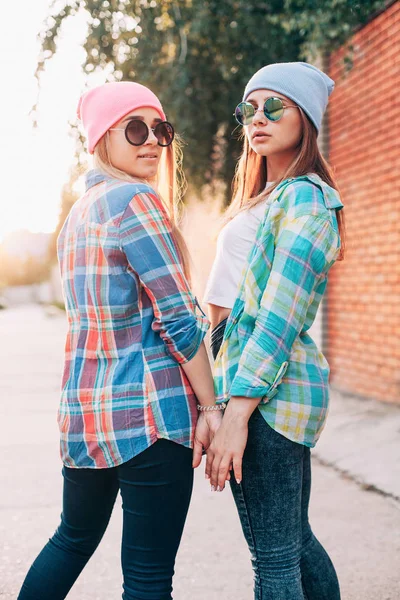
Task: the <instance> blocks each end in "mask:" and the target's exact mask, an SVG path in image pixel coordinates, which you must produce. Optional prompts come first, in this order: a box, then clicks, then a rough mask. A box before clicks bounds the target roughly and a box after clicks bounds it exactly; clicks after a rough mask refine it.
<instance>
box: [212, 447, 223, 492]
mask: <svg viewBox="0 0 400 600" xmlns="http://www.w3.org/2000/svg"><path fill="white" fill-rule="evenodd" d="M221 458H222V457H221V456H220V455H219V454H216V455H215V456H214V460H213V462H212V465H211V478H210V483H211V489H212V490H213V491H215V490H216V489H217V487H218V471H219V465H220V462H221Z"/></svg>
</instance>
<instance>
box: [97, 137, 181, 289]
mask: <svg viewBox="0 0 400 600" xmlns="http://www.w3.org/2000/svg"><path fill="white" fill-rule="evenodd" d="M182 145H183V144H182V142H181V140H180V138H179V136H177V135H175V139H174V141H173V142H172V144H171V145H170V146H167V147H165V148H164V149H163V152H162V154H161V159H160V164H159V167H158V172H157V176H156V178H155V181H154V187H155V188H156V191H157V192H158V197H159V199H160V200H161V203H162V205H163V207H164V209H165V210H166V212H167V215H168V217H169V219H170V223H171V229H172V237H173V239H174V241H175V244H176V247H177V250H178V254H179V259H180V261H181V263H182V266H183V271H184V273H185V276H186V278H187V279H188V281H189V282H190V257H189V252H188V249H187V246H186V243H185V240H184V238H183V235H182V233H181V231H180V229H179V217H180V205H181V203H182V197H183V194H184V193H185V191H186V179H185V175H184V173H183V168H182V158H183V153H182ZM109 146H110V143H109V132H108V131H107V132H106V133H105V134H104V135H103V137H102V138H101V139H100V140H99V142H98V143H97V144H96V146H95V148H94V152H93V158H94V166H95V167H96V168H97V169H99V170H100V171H102V172H103V173H105V174H106V175H109V176H110V177H112V178H114V179H120V180H121V181H128V182H130V183H135V182H141V183H142V182H143V180H141V179H139V178H138V177H133V176H132V175H129V173H126V172H125V171H121V170H120V169H118V168H117V167H114V165H113V164H112V162H111V156H110V149H109ZM144 183H147V181H146V182H144Z"/></svg>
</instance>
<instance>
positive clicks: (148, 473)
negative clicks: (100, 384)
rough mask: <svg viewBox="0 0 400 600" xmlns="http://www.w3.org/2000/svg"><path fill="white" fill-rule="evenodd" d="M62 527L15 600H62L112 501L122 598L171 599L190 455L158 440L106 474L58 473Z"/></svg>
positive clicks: (190, 482) (103, 526)
mask: <svg viewBox="0 0 400 600" xmlns="http://www.w3.org/2000/svg"><path fill="white" fill-rule="evenodd" d="M63 475H64V492H63V511H62V515H61V523H60V525H59V527H58V529H57V531H56V533H55V534H54V535H53V537H52V538H51V539H50V540H49V542H48V543H47V544H46V546H45V547H44V548H43V550H42V551H41V553H40V554H39V556H38V557H37V558H36V560H35V562H34V563H33V565H32V566H31V568H30V570H29V572H28V574H27V576H26V579H25V581H24V583H23V586H22V589H21V591H20V594H19V596H18V600H62V599H63V598H65V597H66V596H67V594H68V592H69V590H70V589H71V587H72V586H73V584H74V582H75V581H76V579H77V577H78V576H79V574H80V573H81V571H82V569H83V568H84V566H85V565H86V563H87V562H88V560H89V559H90V557H91V556H92V554H93V553H94V551H95V550H96V548H97V546H98V544H99V542H100V540H101V538H102V537H103V534H104V532H105V530H106V528H107V525H108V522H109V520H110V516H111V513H112V510H113V506H114V502H115V499H116V497H117V494H118V490H120V492H121V496H122V502H123V533H122V550H121V560H122V570H123V579H124V581H123V589H124V593H123V595H122V597H123V598H124V599H125V600H170V599H171V598H172V596H171V592H172V576H173V573H174V564H175V557H176V553H177V551H178V547H179V543H180V540H181V535H182V531H183V527H184V524H185V520H186V515H187V511H188V507H189V502H190V497H191V493H192V486H193V469H192V450H191V449H189V448H186V447H184V446H181V445H178V444H176V443H174V442H170V441H168V440H158V441H157V442H156V443H155V444H153V445H152V446H150V448H148V449H147V450H145V451H144V452H142V453H141V454H139V455H138V456H135V457H134V458H132V459H131V460H130V461H128V462H127V463H125V464H122V465H120V466H118V467H114V468H109V469H70V468H67V467H64V468H63Z"/></svg>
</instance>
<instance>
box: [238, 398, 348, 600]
mask: <svg viewBox="0 0 400 600" xmlns="http://www.w3.org/2000/svg"><path fill="white" fill-rule="evenodd" d="M310 488H311V461H310V449H309V448H307V447H306V446H302V445H301V444H296V443H294V442H292V441H290V440H288V439H286V438H285V437H283V436H282V435H281V434H279V433H277V432H276V431H275V430H274V429H272V428H271V427H270V426H269V425H268V424H267V423H266V421H265V420H264V418H263V417H262V415H261V413H260V411H259V410H258V409H256V410H255V412H254V413H253V415H252V416H251V418H250V420H249V437H248V443H247V446H246V449H245V452H244V456H243V480H242V483H241V484H240V485H238V484H237V483H236V482H235V480H234V478H233V477H232V479H231V489H232V493H233V497H234V499H235V503H236V506H237V509H238V512H239V517H240V520H241V524H242V528H243V533H244V535H245V538H246V541H247V543H248V546H249V549H250V552H251V556H252V565H253V570H254V598H255V600H340V591H339V583H338V579H337V576H336V572H335V569H334V567H333V564H332V562H331V560H330V558H329V556H328V555H327V553H326V552H325V550H324V548H323V547H322V546H321V544H320V543H319V542H318V540H317V539H316V537H315V536H314V534H313V532H312V531H311V527H310V524H309V522H308V504H309V499H310Z"/></svg>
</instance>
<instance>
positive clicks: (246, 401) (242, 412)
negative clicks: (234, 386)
mask: <svg viewBox="0 0 400 600" xmlns="http://www.w3.org/2000/svg"><path fill="white" fill-rule="evenodd" d="M259 402H260V398H246V397H244V396H243V397H242V396H232V398H231V399H230V400H229V402H228V406H227V409H226V411H225V417H226V418H229V419H230V420H232V421H238V422H241V423H247V422H248V420H249V419H250V417H251V415H252V414H253V412H254V411H255V409H256V408H257V406H258V404H259Z"/></svg>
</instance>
